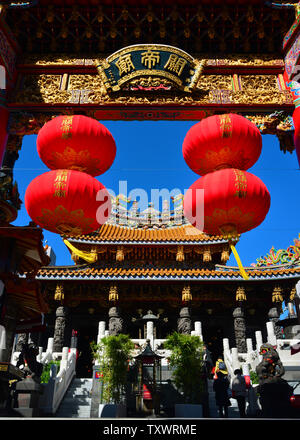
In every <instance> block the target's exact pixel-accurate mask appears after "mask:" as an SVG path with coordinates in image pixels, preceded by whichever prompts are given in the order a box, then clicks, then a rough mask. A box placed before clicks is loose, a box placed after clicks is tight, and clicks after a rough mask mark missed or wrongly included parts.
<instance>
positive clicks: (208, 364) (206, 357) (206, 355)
mask: <svg viewBox="0 0 300 440" xmlns="http://www.w3.org/2000/svg"><path fill="white" fill-rule="evenodd" d="M203 362H204V370H205V373H206V376H207V377H208V378H209V379H210V378H211V370H212V368H213V361H212V358H211V352H210V351H209V350H208V348H207V347H206V345H204V346H203Z"/></svg>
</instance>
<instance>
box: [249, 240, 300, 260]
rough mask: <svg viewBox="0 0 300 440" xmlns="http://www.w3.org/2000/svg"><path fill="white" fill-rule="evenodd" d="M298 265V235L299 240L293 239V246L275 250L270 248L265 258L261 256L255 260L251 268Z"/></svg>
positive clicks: (299, 243)
mask: <svg viewBox="0 0 300 440" xmlns="http://www.w3.org/2000/svg"><path fill="white" fill-rule="evenodd" d="M297 263H298V264H299V265H300V233H299V238H295V239H294V245H291V246H289V247H288V248H287V249H275V248H274V246H272V247H271V249H270V251H269V253H268V254H267V255H266V256H264V257H263V256H261V257H259V258H257V259H256V263H252V264H251V266H252V267H254V268H257V267H266V268H268V267H270V268H271V267H274V266H275V267H276V266H277V267H278V266H286V265H297Z"/></svg>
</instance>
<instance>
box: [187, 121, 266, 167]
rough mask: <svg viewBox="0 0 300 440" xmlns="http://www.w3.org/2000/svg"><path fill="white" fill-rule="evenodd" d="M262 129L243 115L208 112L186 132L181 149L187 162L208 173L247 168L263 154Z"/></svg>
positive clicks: (190, 165)
mask: <svg viewBox="0 0 300 440" xmlns="http://www.w3.org/2000/svg"><path fill="white" fill-rule="evenodd" d="M261 149H262V138H261V134H260V131H259V130H258V128H257V127H256V125H254V124H253V123H252V122H250V121H249V120H248V119H246V118H244V117H243V116H240V115H236V114H225V115H215V116H209V117H208V118H205V119H203V120H202V121H200V122H198V123H197V124H195V125H194V126H193V127H191V128H190V130H189V131H188V132H187V134H186V136H185V139H184V141H183V146H182V153H183V157H184V159H185V161H186V163H187V164H188V166H189V167H190V168H191V169H192V170H193V171H194V172H195V173H197V174H200V175H205V174H207V173H210V172H212V171H216V170H219V169H223V168H238V169H241V170H247V169H248V168H250V167H251V166H252V165H254V163H255V162H256V161H257V159H258V158H259V156H260V153H261Z"/></svg>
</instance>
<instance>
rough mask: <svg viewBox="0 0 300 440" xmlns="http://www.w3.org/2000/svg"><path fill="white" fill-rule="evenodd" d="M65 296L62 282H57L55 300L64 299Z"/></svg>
mask: <svg viewBox="0 0 300 440" xmlns="http://www.w3.org/2000/svg"><path fill="white" fill-rule="evenodd" d="M64 298H65V293H64V288H63V285H62V284H57V286H56V289H55V293H54V300H55V301H62V300H63V299H64Z"/></svg>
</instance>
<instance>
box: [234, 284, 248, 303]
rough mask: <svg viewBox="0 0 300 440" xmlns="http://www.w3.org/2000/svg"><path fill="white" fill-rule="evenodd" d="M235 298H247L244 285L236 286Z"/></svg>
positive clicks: (244, 299)
mask: <svg viewBox="0 0 300 440" xmlns="http://www.w3.org/2000/svg"><path fill="white" fill-rule="evenodd" d="M235 300H236V301H246V300H247V296H246V291H245V287H238V288H237V289H236V294H235Z"/></svg>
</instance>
